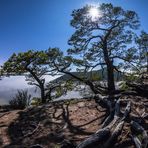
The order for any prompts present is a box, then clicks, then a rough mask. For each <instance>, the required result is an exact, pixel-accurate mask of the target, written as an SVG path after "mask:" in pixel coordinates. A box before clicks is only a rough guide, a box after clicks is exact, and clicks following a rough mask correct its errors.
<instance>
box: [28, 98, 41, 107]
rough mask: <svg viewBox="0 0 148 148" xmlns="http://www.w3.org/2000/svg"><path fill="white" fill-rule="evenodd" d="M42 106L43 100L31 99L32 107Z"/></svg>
mask: <svg viewBox="0 0 148 148" xmlns="http://www.w3.org/2000/svg"><path fill="white" fill-rule="evenodd" d="M41 104H42V100H41V98H37V97H34V98H32V99H31V103H30V105H32V106H39V105H41Z"/></svg>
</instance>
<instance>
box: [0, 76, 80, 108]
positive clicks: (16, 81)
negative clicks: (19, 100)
mask: <svg viewBox="0 0 148 148" xmlns="http://www.w3.org/2000/svg"><path fill="white" fill-rule="evenodd" d="M57 77H59V76H56V77H52V76H45V79H46V81H47V82H49V81H51V80H53V79H56V78H57ZM18 90H28V93H29V94H31V96H32V97H39V96H40V90H39V89H37V88H36V87H35V86H33V85H28V84H27V81H25V76H10V77H4V78H2V79H1V80H0V105H3V104H8V102H9V100H10V99H12V98H13V97H14V96H15V94H16V93H17V91H18ZM70 98H82V95H81V93H80V92H79V91H76V90H73V91H69V92H67V94H66V95H63V96H61V97H60V98H57V100H59V99H70Z"/></svg>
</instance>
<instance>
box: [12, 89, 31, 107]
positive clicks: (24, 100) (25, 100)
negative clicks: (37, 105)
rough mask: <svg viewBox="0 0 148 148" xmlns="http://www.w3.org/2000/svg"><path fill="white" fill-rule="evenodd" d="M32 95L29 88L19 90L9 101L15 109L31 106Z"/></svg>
mask: <svg viewBox="0 0 148 148" xmlns="http://www.w3.org/2000/svg"><path fill="white" fill-rule="evenodd" d="M30 99H31V95H30V94H28V91H27V90H18V91H17V93H16V95H15V97H13V99H12V100H10V101H9V105H10V107H11V108H13V109H24V108H26V107H27V106H29V103H30Z"/></svg>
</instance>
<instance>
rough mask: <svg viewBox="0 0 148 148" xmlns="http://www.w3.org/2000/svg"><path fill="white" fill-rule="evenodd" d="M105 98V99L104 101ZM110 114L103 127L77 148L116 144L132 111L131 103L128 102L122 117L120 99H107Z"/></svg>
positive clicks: (102, 146)
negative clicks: (114, 100) (112, 100)
mask: <svg viewBox="0 0 148 148" xmlns="http://www.w3.org/2000/svg"><path fill="white" fill-rule="evenodd" d="M104 102H105V100H103V103H104ZM106 103H107V104H106V106H108V109H109V112H110V115H109V116H108V117H107V118H106V120H105V121H104V123H103V128H102V129H101V130H98V131H97V132H96V133H95V134H93V135H91V136H90V137H89V138H88V139H86V140H84V141H82V143H80V144H79V145H78V146H77V148H93V147H96V146H97V147H101V148H109V147H110V145H112V146H113V145H114V144H115V143H116V141H117V139H118V136H119V135H120V134H121V132H122V129H123V126H124V123H125V119H126V118H127V117H128V115H129V113H130V111H131V103H130V102H128V103H127V106H126V108H125V111H124V114H123V116H122V117H120V115H121V114H120V99H118V100H117V101H116V102H111V101H109V100H108V101H107V102H106Z"/></svg>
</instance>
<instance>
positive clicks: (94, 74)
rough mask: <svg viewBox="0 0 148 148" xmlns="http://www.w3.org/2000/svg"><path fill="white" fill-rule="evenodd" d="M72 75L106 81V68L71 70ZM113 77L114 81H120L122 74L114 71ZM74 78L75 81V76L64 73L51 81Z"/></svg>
mask: <svg viewBox="0 0 148 148" xmlns="http://www.w3.org/2000/svg"><path fill="white" fill-rule="evenodd" d="M72 74H73V75H75V76H79V77H86V78H88V79H92V81H96V80H100V81H106V80H107V69H106V68H105V69H104V70H102V69H100V70H94V71H91V72H87V73H84V72H72ZM114 78H115V81H121V80H123V74H121V73H119V72H114ZM71 79H72V80H74V81H77V80H76V79H75V78H73V77H71V76H70V75H68V74H64V75H62V76H61V77H58V78H56V79H54V80H53V81H52V82H60V81H67V80H71Z"/></svg>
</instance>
